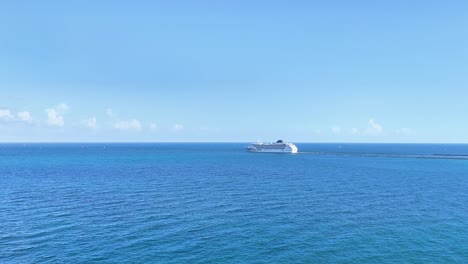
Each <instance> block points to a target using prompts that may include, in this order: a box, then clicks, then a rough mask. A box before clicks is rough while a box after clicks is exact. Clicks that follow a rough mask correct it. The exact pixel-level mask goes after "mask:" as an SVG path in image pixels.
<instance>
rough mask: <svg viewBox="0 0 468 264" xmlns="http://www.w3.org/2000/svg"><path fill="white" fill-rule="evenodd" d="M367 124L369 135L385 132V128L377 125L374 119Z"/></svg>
mask: <svg viewBox="0 0 468 264" xmlns="http://www.w3.org/2000/svg"><path fill="white" fill-rule="evenodd" d="M367 124H368V126H367V130H366V132H367V134H380V133H382V132H383V126H382V125H381V124H379V123H377V122H376V121H375V120H374V119H372V118H371V119H369V122H368V123H367Z"/></svg>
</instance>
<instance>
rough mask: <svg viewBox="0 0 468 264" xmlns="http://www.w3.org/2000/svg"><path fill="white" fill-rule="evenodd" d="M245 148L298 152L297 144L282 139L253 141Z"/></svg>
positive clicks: (260, 150)
mask: <svg viewBox="0 0 468 264" xmlns="http://www.w3.org/2000/svg"><path fill="white" fill-rule="evenodd" d="M245 149H246V150H247V151H250V152H275V153H297V147H296V145H294V144H293V143H286V142H283V140H281V139H280V140H278V141H276V142H275V143H266V142H262V143H252V144H250V145H248V146H247V147H245Z"/></svg>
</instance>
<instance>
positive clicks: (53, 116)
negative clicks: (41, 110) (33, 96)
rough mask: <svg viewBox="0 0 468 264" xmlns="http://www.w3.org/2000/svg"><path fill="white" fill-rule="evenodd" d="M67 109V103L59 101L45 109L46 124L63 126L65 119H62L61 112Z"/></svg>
mask: <svg viewBox="0 0 468 264" xmlns="http://www.w3.org/2000/svg"><path fill="white" fill-rule="evenodd" d="M68 109H69V107H68V105H67V104H65V103H60V104H58V105H56V106H55V107H53V108H48V109H46V113H47V124H48V125H50V126H58V127H63V126H64V125H65V121H64V119H63V114H64V113H65V112H66V111H67V110H68Z"/></svg>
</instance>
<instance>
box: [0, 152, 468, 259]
mask: <svg viewBox="0 0 468 264" xmlns="http://www.w3.org/2000/svg"><path fill="white" fill-rule="evenodd" d="M244 145H245V144H237V143H236V144H211V143H206V144H204V143H203V144H182V143H180V144H179V143H174V144H0V263H92V262H95V263H147V262H154V263H468V156H467V155H468V145H399V144H297V145H298V147H299V150H300V151H301V153H298V154H266V153H246V152H244V150H243V146H244Z"/></svg>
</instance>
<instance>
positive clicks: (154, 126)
mask: <svg viewBox="0 0 468 264" xmlns="http://www.w3.org/2000/svg"><path fill="white" fill-rule="evenodd" d="M149 128H150V130H151V131H156V130H158V125H157V124H156V123H151V124H150V125H149Z"/></svg>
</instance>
